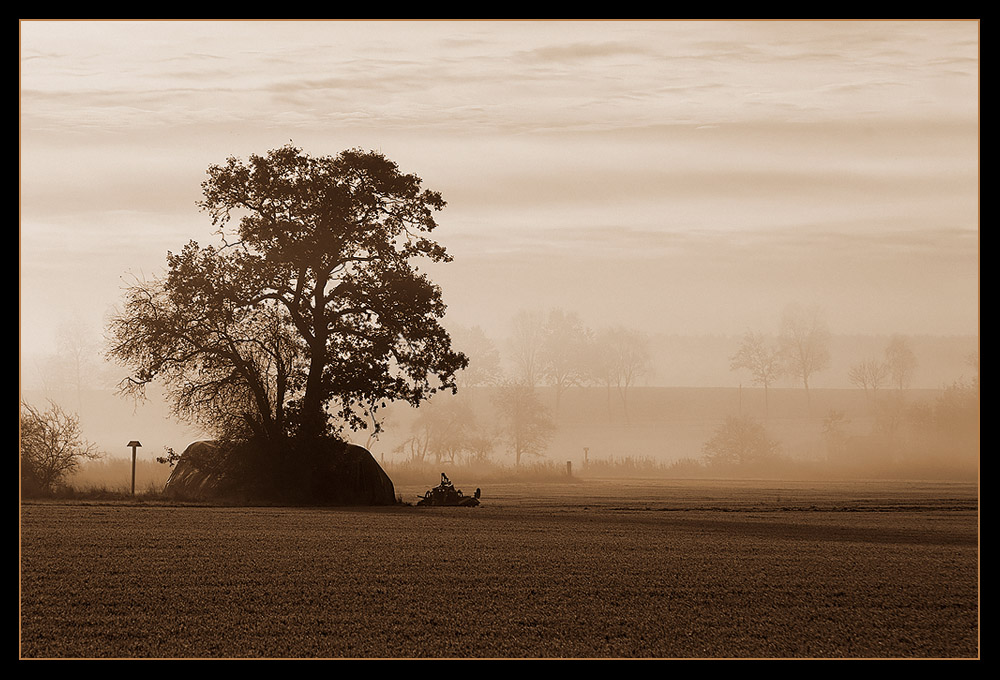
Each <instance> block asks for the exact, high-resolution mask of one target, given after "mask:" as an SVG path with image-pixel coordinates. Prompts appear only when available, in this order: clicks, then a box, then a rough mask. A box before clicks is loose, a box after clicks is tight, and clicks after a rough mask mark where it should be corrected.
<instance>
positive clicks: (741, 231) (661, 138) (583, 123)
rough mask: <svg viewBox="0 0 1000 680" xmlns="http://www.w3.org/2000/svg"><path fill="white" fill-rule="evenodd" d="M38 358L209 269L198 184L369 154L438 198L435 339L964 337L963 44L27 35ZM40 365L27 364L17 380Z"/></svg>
mask: <svg viewBox="0 0 1000 680" xmlns="http://www.w3.org/2000/svg"><path fill="white" fill-rule="evenodd" d="M20 38H21V44H20V107H21V108H20V152H21V154H20V180H21V182H20V199H21V216H20V335H21V348H22V357H25V356H27V355H30V354H31V353H32V352H34V351H36V350H37V351H42V352H44V351H51V350H52V348H53V347H54V342H55V340H54V338H55V334H56V331H57V329H58V326H59V324H60V322H64V321H65V320H67V319H74V318H76V319H80V321H81V323H82V324H86V325H89V326H91V327H93V328H95V329H99V328H100V327H101V326H102V324H103V318H104V316H105V315H106V313H107V312H108V310H109V309H111V308H112V307H113V306H114V305H115V304H117V302H118V300H119V298H120V286H121V283H122V277H126V276H128V275H130V274H136V275H142V276H155V275H156V274H158V273H159V272H160V271H161V270H162V268H163V266H164V264H165V256H166V252H167V251H168V250H172V251H177V250H179V249H180V248H181V247H182V246H183V245H184V244H185V243H186V242H187V241H188V240H191V239H194V240H197V241H199V242H200V243H202V244H208V243H217V239H216V237H215V236H214V235H213V234H212V228H211V225H210V221H209V219H208V217H207V215H205V214H203V213H201V212H199V211H198V210H197V208H196V207H195V202H196V201H197V200H198V199H199V197H200V183H201V181H202V180H203V178H204V177H205V171H206V169H207V168H208V166H209V165H211V164H215V163H221V162H223V161H224V160H225V158H226V157H228V156H230V155H234V156H237V157H241V158H245V157H246V156H247V155H249V154H251V153H264V152H266V151H268V150H270V149H273V148H277V147H279V146H282V145H284V144H286V143H288V142H289V141H291V142H293V143H294V144H295V145H297V146H301V147H302V148H303V149H305V151H306V152H307V153H310V154H313V155H325V154H336V153H338V152H339V151H341V150H343V149H346V148H354V147H359V148H364V149H377V150H380V151H381V152H382V153H384V154H386V155H387V156H388V157H389V158H391V159H392V160H394V161H396V162H397V163H398V164H399V165H400V167H401V169H402V170H403V171H405V172H413V173H416V174H418V175H419V176H420V177H422V178H423V179H424V183H425V186H426V187H428V188H431V189H434V190H437V191H440V192H441V193H442V194H443V196H444V198H445V200H446V201H447V202H448V206H447V207H446V208H445V209H444V211H442V212H441V213H440V215H439V218H438V221H439V224H440V227H439V229H438V231H437V232H436V238H437V239H438V241H439V242H440V243H442V244H443V245H444V246H446V247H447V248H448V249H449V251H450V252H451V253H452V254H453V255H454V258H455V259H454V262H451V263H449V264H447V265H443V266H434V267H430V268H429V272H430V274H431V276H432V278H433V279H434V280H435V281H436V282H437V283H439V284H440V285H441V286H442V288H443V292H444V300H445V302H446V303H447V304H448V305H449V313H448V317H447V318H448V320H449V321H452V322H454V323H459V324H464V325H480V326H482V327H484V328H485V329H487V330H488V331H489V332H491V333H493V334H497V333H499V332H500V331H501V330H502V329H503V327H504V325H505V324H506V323H507V321H508V320H509V318H510V316H511V315H512V314H513V313H514V312H516V311H517V310H518V309H520V308H523V307H537V308H541V309H547V308H550V307H561V308H566V309H573V310H577V311H579V312H580V314H581V315H582V316H584V317H585V318H587V319H588V320H589V322H590V323H591V324H593V325H617V324H620V325H627V326H634V327H637V328H640V329H642V330H644V331H646V332H649V333H667V334H678V335H701V334H738V333H742V332H744V331H745V330H747V329H748V328H752V329H754V330H759V331H765V332H767V331H770V330H772V329H773V328H774V327H775V325H776V323H777V320H778V317H779V315H780V312H781V310H782V308H783V307H784V306H785V305H787V304H788V303H790V302H794V301H798V302H801V303H803V304H810V305H812V304H815V305H819V306H820V307H822V308H823V309H824V310H825V314H826V319H827V322H828V324H829V326H830V328H831V330H832V331H833V332H835V333H841V334H891V333H902V334H906V335H923V334H929V335H977V334H978V314H979V283H978V282H979V254H978V222H979V196H978V192H979V63H978V60H979V24H978V22H976V21H941V22H928V21H900V22H886V21H874V22H868V21H847V22H828V21H791V22H784V21H780V22H772V21H708V22H686V21H639V22H616V21H598V22H591V21H528V22H505V21H485V22H481V21H451V22H449V21H443V22H442V21H427V22H423V21H421V22H408V21H388V22H379V21H376V22H353V21H307V22H280V21H279V22H271V21H264V22H240V21H221V22H213V21H206V22H175V21H149V22H143V21H140V22H108V21H85V22H75V21H22V22H21V24H20ZM29 368H30V366H26V365H24V364H22V370H23V371H24V370H28V369H29Z"/></svg>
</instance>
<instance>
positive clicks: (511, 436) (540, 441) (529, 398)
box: [494, 383, 555, 465]
mask: <svg viewBox="0 0 1000 680" xmlns="http://www.w3.org/2000/svg"><path fill="white" fill-rule="evenodd" d="M494 402H495V404H496V406H497V409H498V410H499V412H500V417H501V419H502V421H503V425H504V427H503V432H504V435H505V439H506V440H507V442H508V444H510V447H511V449H512V450H513V452H514V464H515V465H520V464H521V459H522V458H523V457H524V456H529V455H531V456H541V455H543V454H544V452H545V449H546V447H547V446H548V444H549V440H550V439H551V438H552V435H553V433H554V431H555V426H554V425H553V423H552V419H551V418H550V416H549V412H548V409H546V408H545V407H544V406H543V405H542V403H541V402H540V401H539V399H538V395H537V394H536V393H535V391H534V390H532V389H531V388H530V387H528V386H527V385H524V384H518V383H507V384H504V385H502V386H501V387H500V389H499V390H498V391H497V394H496V396H495V398H494Z"/></svg>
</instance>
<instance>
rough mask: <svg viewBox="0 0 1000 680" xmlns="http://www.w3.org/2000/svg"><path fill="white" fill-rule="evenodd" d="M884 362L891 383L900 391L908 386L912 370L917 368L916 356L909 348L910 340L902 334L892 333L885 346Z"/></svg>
mask: <svg viewBox="0 0 1000 680" xmlns="http://www.w3.org/2000/svg"><path fill="white" fill-rule="evenodd" d="M885 364H886V370H887V372H888V377H889V379H890V380H891V381H892V385H893V386H894V387H895V388H896V389H898V390H900V391H902V390H903V389H905V388H907V387H909V386H910V380H912V378H913V373H914V371H916V370H917V356H916V355H915V354H914V353H913V350H912V349H911V348H910V342H909V340H907V338H906V337H905V336H903V335H893V336H892V337H891V338H889V344H888V345H887V346H886V348H885Z"/></svg>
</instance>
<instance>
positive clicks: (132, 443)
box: [126, 439, 142, 496]
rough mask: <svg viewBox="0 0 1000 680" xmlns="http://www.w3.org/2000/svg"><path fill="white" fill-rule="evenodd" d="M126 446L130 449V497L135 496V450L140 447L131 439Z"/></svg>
mask: <svg viewBox="0 0 1000 680" xmlns="http://www.w3.org/2000/svg"><path fill="white" fill-rule="evenodd" d="M126 446H131V447H132V495H133V496H134V495H135V450H136V448H138V447H140V446H142V444H140V443H139V442H138V441H137V440H135V439H133V440H132V441H130V442H129V443H128V444H126Z"/></svg>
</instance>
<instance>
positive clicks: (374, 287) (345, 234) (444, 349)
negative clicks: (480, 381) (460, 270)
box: [109, 145, 467, 442]
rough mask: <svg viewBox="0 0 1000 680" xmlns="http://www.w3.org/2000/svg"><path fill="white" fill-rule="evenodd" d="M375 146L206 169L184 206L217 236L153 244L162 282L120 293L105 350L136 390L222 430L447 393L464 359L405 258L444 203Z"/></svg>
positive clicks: (434, 292) (298, 424)
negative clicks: (194, 209) (163, 260)
mask: <svg viewBox="0 0 1000 680" xmlns="http://www.w3.org/2000/svg"><path fill="white" fill-rule="evenodd" d="M421 184H422V180H421V179H420V178H419V177H417V176H416V175H413V174H404V173H402V172H400V170H399V169H398V167H397V165H396V164H395V163H393V162H392V161H390V160H389V159H388V158H386V157H384V156H383V155H381V154H379V153H375V152H362V151H359V150H349V151H344V152H342V153H340V154H339V155H337V156H324V157H311V156H309V155H307V154H305V153H303V152H302V150H300V149H298V148H295V147H294V146H291V145H287V146H284V147H282V148H279V149H276V150H273V151H271V152H269V153H267V154H266V155H263V156H258V155H253V156H251V157H250V158H249V160H248V161H245V162H244V161H242V160H238V159H236V158H230V159H228V161H227V162H226V163H224V164H222V165H215V166H212V167H210V168H209V170H208V179H207V180H205V182H204V183H203V184H202V188H203V190H204V199H203V200H202V201H201V202H200V204H199V205H200V207H201V208H202V209H203V210H205V211H206V212H207V213H208V214H209V215H210V216H211V218H212V221H213V224H214V225H215V226H216V227H217V228H218V233H219V234H220V236H221V240H222V243H221V245H219V246H218V247H212V246H206V247H202V246H200V245H199V244H197V243H195V242H191V243H189V244H188V245H186V246H185V247H184V248H183V249H182V250H181V252H180V253H178V254H173V253H168V256H167V272H166V275H165V276H164V277H163V278H159V279H155V280H152V281H141V282H137V283H136V284H135V285H133V286H131V287H130V288H129V289H128V290H127V291H126V293H125V301H124V305H123V308H122V309H121V310H120V311H119V312H118V313H117V314H116V315H115V317H114V318H113V319H112V321H111V322H110V326H109V336H110V339H111V348H110V351H109V354H110V356H111V357H112V358H114V359H116V360H118V361H119V362H120V363H122V364H124V365H125V366H127V367H128V368H129V369H130V370H131V375H130V376H129V377H128V378H127V379H126V380H124V381H123V382H122V384H121V386H122V388H123V390H124V391H125V392H127V393H132V394H136V395H143V394H144V391H145V388H146V386H147V385H148V384H150V383H151V382H153V381H155V380H160V381H162V382H163V383H164V384H165V385H166V387H167V389H168V390H169V394H170V396H171V397H172V399H173V406H174V410H175V412H176V413H177V414H178V415H180V416H182V417H185V418H186V419H188V420H193V421H196V422H198V423H200V424H202V425H205V426H207V427H209V428H211V429H212V430H213V431H215V432H217V433H221V434H223V435H225V436H228V437H233V438H246V439H249V438H255V439H259V440H264V441H270V442H274V441H284V440H286V439H287V438H289V437H294V438H298V439H299V440H305V441H308V440H310V439H311V438H319V437H329V436H340V435H341V434H342V432H343V431H344V429H345V428H350V429H353V430H357V429H361V428H365V427H368V426H372V427H373V428H374V429H375V430H376V431H377V430H378V427H379V426H378V420H377V417H376V411H377V409H379V408H381V407H382V406H384V405H386V403H387V402H389V401H393V400H405V401H407V402H410V403H411V404H414V405H416V404H419V403H420V402H422V401H423V400H424V399H426V398H427V397H429V396H430V395H431V394H433V393H434V392H436V391H438V390H452V391H453V390H454V389H455V375H456V372H457V371H459V370H460V369H462V368H464V366H465V365H466V363H467V360H466V358H465V356H464V355H462V354H461V353H458V352H456V351H454V350H453V349H452V347H451V341H450V338H449V335H448V333H447V332H446V331H445V329H444V328H443V327H442V326H441V324H440V322H439V321H440V319H441V317H442V316H443V315H444V311H445V305H444V303H443V302H442V297H441V290H440V288H439V287H438V286H436V285H434V284H433V283H432V282H431V281H430V280H429V279H428V278H427V277H426V276H425V275H424V274H422V273H421V272H420V271H419V269H418V267H417V263H418V262H419V261H420V260H421V259H425V260H428V261H431V262H447V261H449V260H450V259H451V258H450V256H449V255H448V254H447V253H446V252H445V249H444V248H443V247H442V246H440V245H439V244H438V243H436V242H435V241H433V240H431V239H430V238H429V237H428V234H429V233H430V232H431V231H432V230H433V229H434V228H435V227H436V223H435V220H434V217H433V215H434V213H435V212H436V211H438V210H440V209H441V208H443V207H444V205H445V202H444V200H442V198H441V195H440V194H439V193H437V192H433V191H429V190H426V189H423V188H422V187H421Z"/></svg>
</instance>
